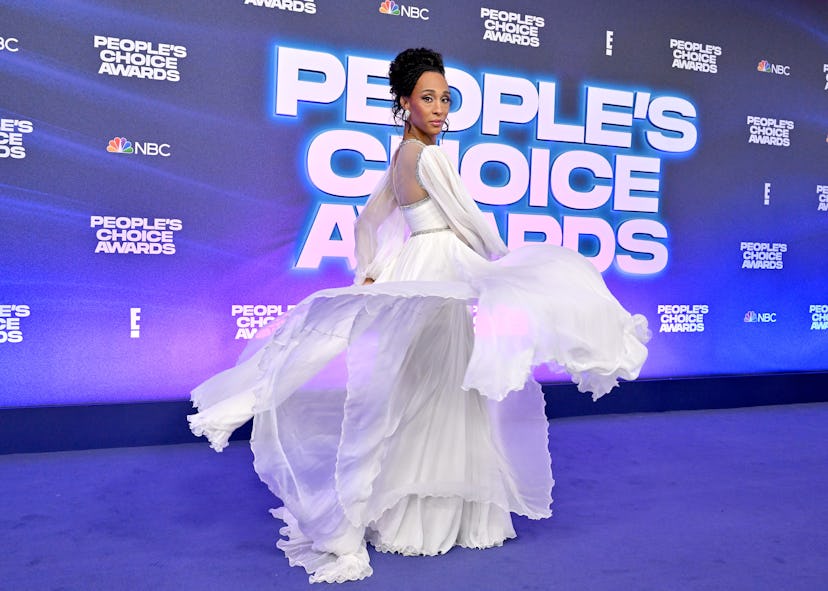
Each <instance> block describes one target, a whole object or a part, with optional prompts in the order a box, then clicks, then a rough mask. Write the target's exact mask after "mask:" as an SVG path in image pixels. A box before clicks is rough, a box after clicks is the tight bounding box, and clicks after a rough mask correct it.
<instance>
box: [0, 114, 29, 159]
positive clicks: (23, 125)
mask: <svg viewBox="0 0 828 591" xmlns="http://www.w3.org/2000/svg"><path fill="white" fill-rule="evenodd" d="M32 131H34V126H33V125H32V122H31V121H23V120H20V119H0V158H13V159H15V160H21V159H23V158H25V157H26V146H25V144H24V142H23V140H24V138H25V135H24V134H29V133H32Z"/></svg>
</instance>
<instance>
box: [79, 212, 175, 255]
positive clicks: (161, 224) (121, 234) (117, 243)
mask: <svg viewBox="0 0 828 591" xmlns="http://www.w3.org/2000/svg"><path fill="white" fill-rule="evenodd" d="M89 227H90V228H93V229H95V238H96V239H97V241H98V242H97V244H96V245H95V253H103V254H166V255H173V254H175V233H176V232H178V231H180V230H181V228H182V227H183V226H182V223H181V220H179V219H171V218H139V217H126V216H121V217H115V216H101V215H93V216H91V217H90V219H89Z"/></svg>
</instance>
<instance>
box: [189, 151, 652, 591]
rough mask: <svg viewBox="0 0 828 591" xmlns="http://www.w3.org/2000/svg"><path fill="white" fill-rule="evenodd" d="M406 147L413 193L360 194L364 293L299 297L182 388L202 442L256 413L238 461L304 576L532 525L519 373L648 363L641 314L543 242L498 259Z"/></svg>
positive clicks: (531, 453)
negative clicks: (363, 197)
mask: <svg viewBox="0 0 828 591" xmlns="http://www.w3.org/2000/svg"><path fill="white" fill-rule="evenodd" d="M405 150H406V151H407V152H409V153H411V152H413V153H414V154H416V158H417V165H416V170H417V172H418V175H417V179H416V182H417V183H418V184H419V185H420V186H421V187H422V188H424V189H425V191H426V192H427V194H428V197H427V198H426V199H424V200H422V201H419V202H417V203H416V204H414V205H413V206H408V207H402V208H401V207H399V206H397V204H396V203H397V202H396V199H395V198H394V190H393V189H394V183H393V182H392V178H391V177H392V175H391V173H387V174H386V176H385V177H384V179H383V181H382V182H381V183H380V185H379V186H378V187H377V189H376V190H375V192H374V193H373V194H372V196H371V198H370V199H369V201H368V203H367V204H366V207H365V209H364V210H363V212H362V214H361V215H360V219H359V221H358V222H357V258H358V267H357V274H356V280H355V282H356V283H358V284H361V283H362V281H363V279H364V277H365V276H369V277H372V278H374V279H375V280H376V282H375V283H374V284H372V285H367V286H362V285H355V286H352V287H346V288H337V289H328V290H322V291H319V292H317V293H315V294H313V295H311V296H309V297H308V298H306V299H305V300H304V301H303V302H301V303H300V304H299V305H298V306H297V307H296V308H295V309H294V310H292V311H291V312H290V313H289V314H287V315H286V316H283V317H282V318H281V319H280V320H279V321H278V322H277V323H275V324H272V325H271V326H270V327H268V328H267V329H263V331H260V333H261V335H260V336H262V337H265V338H262V339H260V345H259V346H258V348H257V346H256V345H254V346H252V347H251V348H250V350H249V351H248V352H247V354H246V355H245V356H244V357H245V359H244V360H243V361H241V362H240V363H239V364H238V365H237V366H236V367H234V368H232V369H229V370H227V371H225V372H223V373H221V374H218V375H217V376H214V377H213V378H211V379H209V380H208V381H206V382H205V383H204V384H202V385H201V386H199V387H198V388H197V389H195V390H194V391H193V394H192V400H193V403H194V405H195V406H196V407H197V408H198V410H199V412H198V414H196V415H193V416H191V417H188V418H189V420H190V427H191V429H192V430H193V432H194V433H195V434H197V435H206V436H207V437H208V438H209V440H210V442H211V445H212V447H213V448H214V449H216V450H217V451H221V449H223V447H225V446H226V445H227V441H228V438H229V437H230V434H231V433H232V431H233V430H234V429H235V428H237V427H238V426H240V425H241V424H243V423H244V422H246V421H247V420H249V419H250V418H251V417H252V418H253V434H252V438H251V447H252V450H253V453H254V457H255V460H254V467H255V469H256V471H257V473H258V474H259V476H260V477H261V479H262V480H263V481H264V482H265V483H266V484H267V485H268V486H269V487H270V489H271V491H272V492H273V493H274V494H275V495H276V496H277V497H279V498H280V499H281V500H282V502H283V504H284V505H283V507H280V508H279V509H275V510H273V511H272V513H273V514H274V515H275V516H276V517H278V518H280V519H282V520H283V521H284V522H285V523H286V526H285V527H283V528H282V530H281V532H280V533H281V534H282V535H283V536H284V537H285V539H282V540H280V541H279V542H278V543H277V545H278V546H279V547H280V548H281V549H282V550H283V551H284V552H285V554H286V555H287V557H288V559H289V561H290V563H291V565H301V566H303V567H304V568H305V569H306V570H307V572H308V573H309V574H310V575H311V576H310V580H311V582H319V581H325V582H342V581H347V580H356V579H362V578H364V577H366V576H369V575H370V574H371V572H372V571H371V566H370V564H369V560H368V553H367V551H366V541H367V542H370V543H371V544H372V545H373V546H374V547H375V548H377V549H378V550H381V551H387V552H398V553H402V554H407V555H421V554H425V555H433V554H441V553H444V552H446V551H448V550H449V549H451V548H452V547H453V546H464V547H469V548H487V547H491V546H499V545H501V544H502V543H503V541H504V540H506V539H508V538H512V537H514V536H515V532H514V529H513V528H512V523H511V517H510V513H517V514H520V515H526V516H528V517H530V518H532V519H540V518H543V517H548V516H549V515H550V514H551V511H550V504H551V489H552V486H553V484H554V482H553V480H552V473H551V468H550V458H549V452H548V448H547V443H548V442H547V421H546V417H545V415H544V403H543V396H542V393H541V390H540V387H539V385H538V384H537V383H536V382H535V380H534V379H533V378H532V374H531V372H532V368H533V367H535V366H537V365H539V364H541V363H550V364H552V365H554V366H555V367H558V368H561V369H564V370H565V371H567V372H568V373H569V374H570V375H571V376H572V378H573V381H575V382H576V383H578V386H579V389H581V390H582V391H587V390H588V391H591V392H593V397H595V398H597V397H598V396H600V395H603V394H604V393H606V392H608V391H609V390H610V389H611V388H612V387H613V386H614V385H616V383H617V380H618V378H624V379H635V378H636V377H637V376H638V372H639V369H640V368H641V365H642V364H643V363H644V361H645V359H646V357H647V349H646V347H645V346H644V343H645V342H646V340H647V338H648V335H649V333H648V331H647V326H646V320H645V319H644V318H643V317H642V316H638V315H637V316H631V315H630V314H629V313H628V312H626V311H625V310H624V309H623V308H622V307H621V306H620V304H619V303H618V302H617V301H616V300H615V298H613V296H612V295H611V294H610V293H609V291H608V290H607V288H606V286H605V285H604V283H603V280H602V279H601V276H600V274H599V273H598V272H597V271H596V270H595V268H594V267H593V266H592V265H591V263H589V262H588V261H587V260H586V259H585V258H583V257H582V256H580V255H579V254H577V253H575V252H572V251H569V250H567V249H564V248H560V247H551V246H540V245H538V246H536V247H535V246H533V247H524V248H522V249H520V250H517V251H514V252H511V253H508V254H507V250H506V247H505V246H504V245H503V242H502V241H501V240H500V238H499V237H498V236H497V233H496V232H495V231H494V230H493V229H492V228H491V227H490V226H488V225H487V224H486V221H485V219H484V218H483V216H482V214H480V212H479V210H478V209H477V207H476V205H475V204H474V202H473V200H472V199H471V197H469V196H468V194H467V193H466V192H465V190H464V189H463V187H462V184H461V183H460V179H459V177H458V176H457V174H456V172H455V171H454V169H453V167H452V166H451V164H450V163H449V161H448V159H447V158H446V157H445V156H444V155H443V153H442V152H441V151H440V149H439V148H438V147H436V146H433V147H432V146H429V147H424V146H422V145H421V144H417V145H415V146H406V147H405ZM401 152H402V150H401ZM392 168H393V167H392ZM406 226H407V228H408V230H406V228H405V227H406ZM409 232H410V236H408V234H409ZM497 257H500V258H499V259H498V260H489V259H494V258H497ZM473 311H476V314H475V315H474V319H473V314H472V312H473ZM265 333H268V334H267V335H265Z"/></svg>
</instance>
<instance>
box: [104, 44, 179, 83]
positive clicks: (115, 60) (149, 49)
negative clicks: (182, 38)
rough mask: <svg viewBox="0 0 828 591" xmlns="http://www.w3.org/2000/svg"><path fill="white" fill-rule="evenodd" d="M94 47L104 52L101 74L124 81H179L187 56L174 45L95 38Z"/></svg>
mask: <svg viewBox="0 0 828 591" xmlns="http://www.w3.org/2000/svg"><path fill="white" fill-rule="evenodd" d="M92 44H93V46H94V47H95V49H99V50H100V53H99V57H100V60H101V65H100V67H99V68H98V74H107V75H109V76H121V77H123V78H142V79H144V80H157V81H160V82H178V81H179V80H180V79H181V74H180V72H179V71H178V66H179V60H181V59H184V58H186V57H187V48H186V47H184V46H183V45H174V44H171V43H154V42H151V41H141V40H136V39H120V38H118V37H107V36H104V35H95V36H94V39H93V41H92Z"/></svg>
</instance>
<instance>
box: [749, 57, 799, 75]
mask: <svg viewBox="0 0 828 591" xmlns="http://www.w3.org/2000/svg"><path fill="white" fill-rule="evenodd" d="M756 70H757V71H759V72H763V73H765V74H779V75H780V76H790V75H791V67H790V66H783V65H781V64H772V63H770V62H769V61H768V60H760V61H759V63H758V64H757V65H756Z"/></svg>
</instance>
